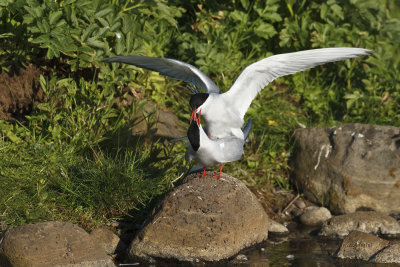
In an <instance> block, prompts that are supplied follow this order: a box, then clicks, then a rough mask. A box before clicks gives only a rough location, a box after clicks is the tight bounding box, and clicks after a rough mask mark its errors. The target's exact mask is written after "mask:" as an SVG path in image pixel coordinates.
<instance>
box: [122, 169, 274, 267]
mask: <svg viewBox="0 0 400 267" xmlns="http://www.w3.org/2000/svg"><path fill="white" fill-rule="evenodd" d="M267 237H268V216H267V214H266V213H265V211H264V209H263V207H262V206H261V204H260V203H259V202H258V201H257V199H256V197H255V196H254V194H253V193H252V192H251V191H250V190H249V189H248V188H247V187H246V186H245V185H244V184H243V183H242V182H240V181H239V180H237V179H236V178H233V177H231V176H229V175H226V174H222V175H221V178H220V179H215V178H213V177H212V176H211V175H210V174H209V175H207V176H205V177H203V178H199V177H198V174H192V175H189V176H188V177H186V178H185V180H184V181H183V184H181V185H180V186H178V187H176V188H175V189H174V190H173V191H172V192H170V193H169V194H167V195H166V196H165V198H164V199H163V200H162V201H161V202H160V203H159V205H158V206H157V207H156V209H155V210H154V211H153V214H152V217H151V219H150V220H149V221H148V223H147V224H146V226H145V227H144V228H143V229H142V230H141V231H140V232H139V233H138V235H137V236H136V237H135V239H134V240H133V241H132V243H131V245H130V247H129V252H128V256H129V258H131V259H137V258H141V259H145V260H149V259H157V258H161V259H164V260H166V259H170V260H172V259H173V260H179V261H190V262H198V261H203V262H214V261H219V260H223V259H228V258H230V257H233V256H234V255H235V254H237V253H238V252H239V251H240V250H241V249H243V248H246V247H249V246H251V245H254V244H257V243H260V242H262V241H264V240H266V239H267Z"/></svg>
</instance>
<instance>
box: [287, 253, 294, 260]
mask: <svg viewBox="0 0 400 267" xmlns="http://www.w3.org/2000/svg"><path fill="white" fill-rule="evenodd" d="M286 258H287V259H288V260H293V259H294V255H293V254H289V255H287V256H286Z"/></svg>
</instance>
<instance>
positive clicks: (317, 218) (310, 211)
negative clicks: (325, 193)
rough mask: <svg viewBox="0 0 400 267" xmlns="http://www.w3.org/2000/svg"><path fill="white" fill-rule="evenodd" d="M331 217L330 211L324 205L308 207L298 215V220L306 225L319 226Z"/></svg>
mask: <svg viewBox="0 0 400 267" xmlns="http://www.w3.org/2000/svg"><path fill="white" fill-rule="evenodd" d="M331 217H332V215H331V212H330V211H329V210H328V209H327V208H325V207H320V208H318V207H309V208H307V209H306V210H305V211H304V213H303V214H302V215H301V216H300V222H301V223H302V224H304V225H308V226H319V225H322V224H323V223H324V222H325V221H327V220H329V219H330V218H331Z"/></svg>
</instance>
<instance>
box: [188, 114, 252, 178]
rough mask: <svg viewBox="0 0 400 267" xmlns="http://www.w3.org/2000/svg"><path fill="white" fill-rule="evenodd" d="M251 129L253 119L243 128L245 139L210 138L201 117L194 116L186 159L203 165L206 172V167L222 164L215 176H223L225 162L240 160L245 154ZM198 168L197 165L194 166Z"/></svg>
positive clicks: (234, 137)
mask: <svg viewBox="0 0 400 267" xmlns="http://www.w3.org/2000/svg"><path fill="white" fill-rule="evenodd" d="M250 129H251V120H248V121H247V123H246V125H245V126H244V128H243V132H242V134H243V136H244V139H242V138H238V137H236V136H226V137H224V138H220V139H214V140H213V139H210V138H209V137H208V136H207V134H206V133H205V131H204V129H203V128H202V126H201V124H200V118H199V119H196V118H194V119H193V120H192V122H191V123H190V126H189V129H188V132H187V136H188V139H189V142H190V146H189V148H188V149H187V150H186V154H185V159H186V161H187V162H190V161H191V160H195V161H196V162H197V163H199V164H201V166H203V173H202V174H201V175H200V177H203V176H205V175H207V174H206V168H207V167H212V166H214V165H217V164H220V165H221V166H220V169H219V173H218V174H216V175H214V177H215V178H220V177H221V172H222V167H223V165H222V164H223V163H225V162H232V161H236V160H239V159H240V158H241V157H242V155H243V146H244V143H245V140H246V139H247V136H248V135H249V132H250ZM194 168H197V167H194Z"/></svg>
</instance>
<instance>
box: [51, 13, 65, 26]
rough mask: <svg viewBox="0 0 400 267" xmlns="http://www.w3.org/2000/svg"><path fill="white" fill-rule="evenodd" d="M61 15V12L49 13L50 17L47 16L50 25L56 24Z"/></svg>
mask: <svg viewBox="0 0 400 267" xmlns="http://www.w3.org/2000/svg"><path fill="white" fill-rule="evenodd" d="M62 15H63V12H62V11H56V12H51V13H50V15H49V22H50V25H53V24H55V23H57V22H58V20H59V19H60V18H61V16H62Z"/></svg>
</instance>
